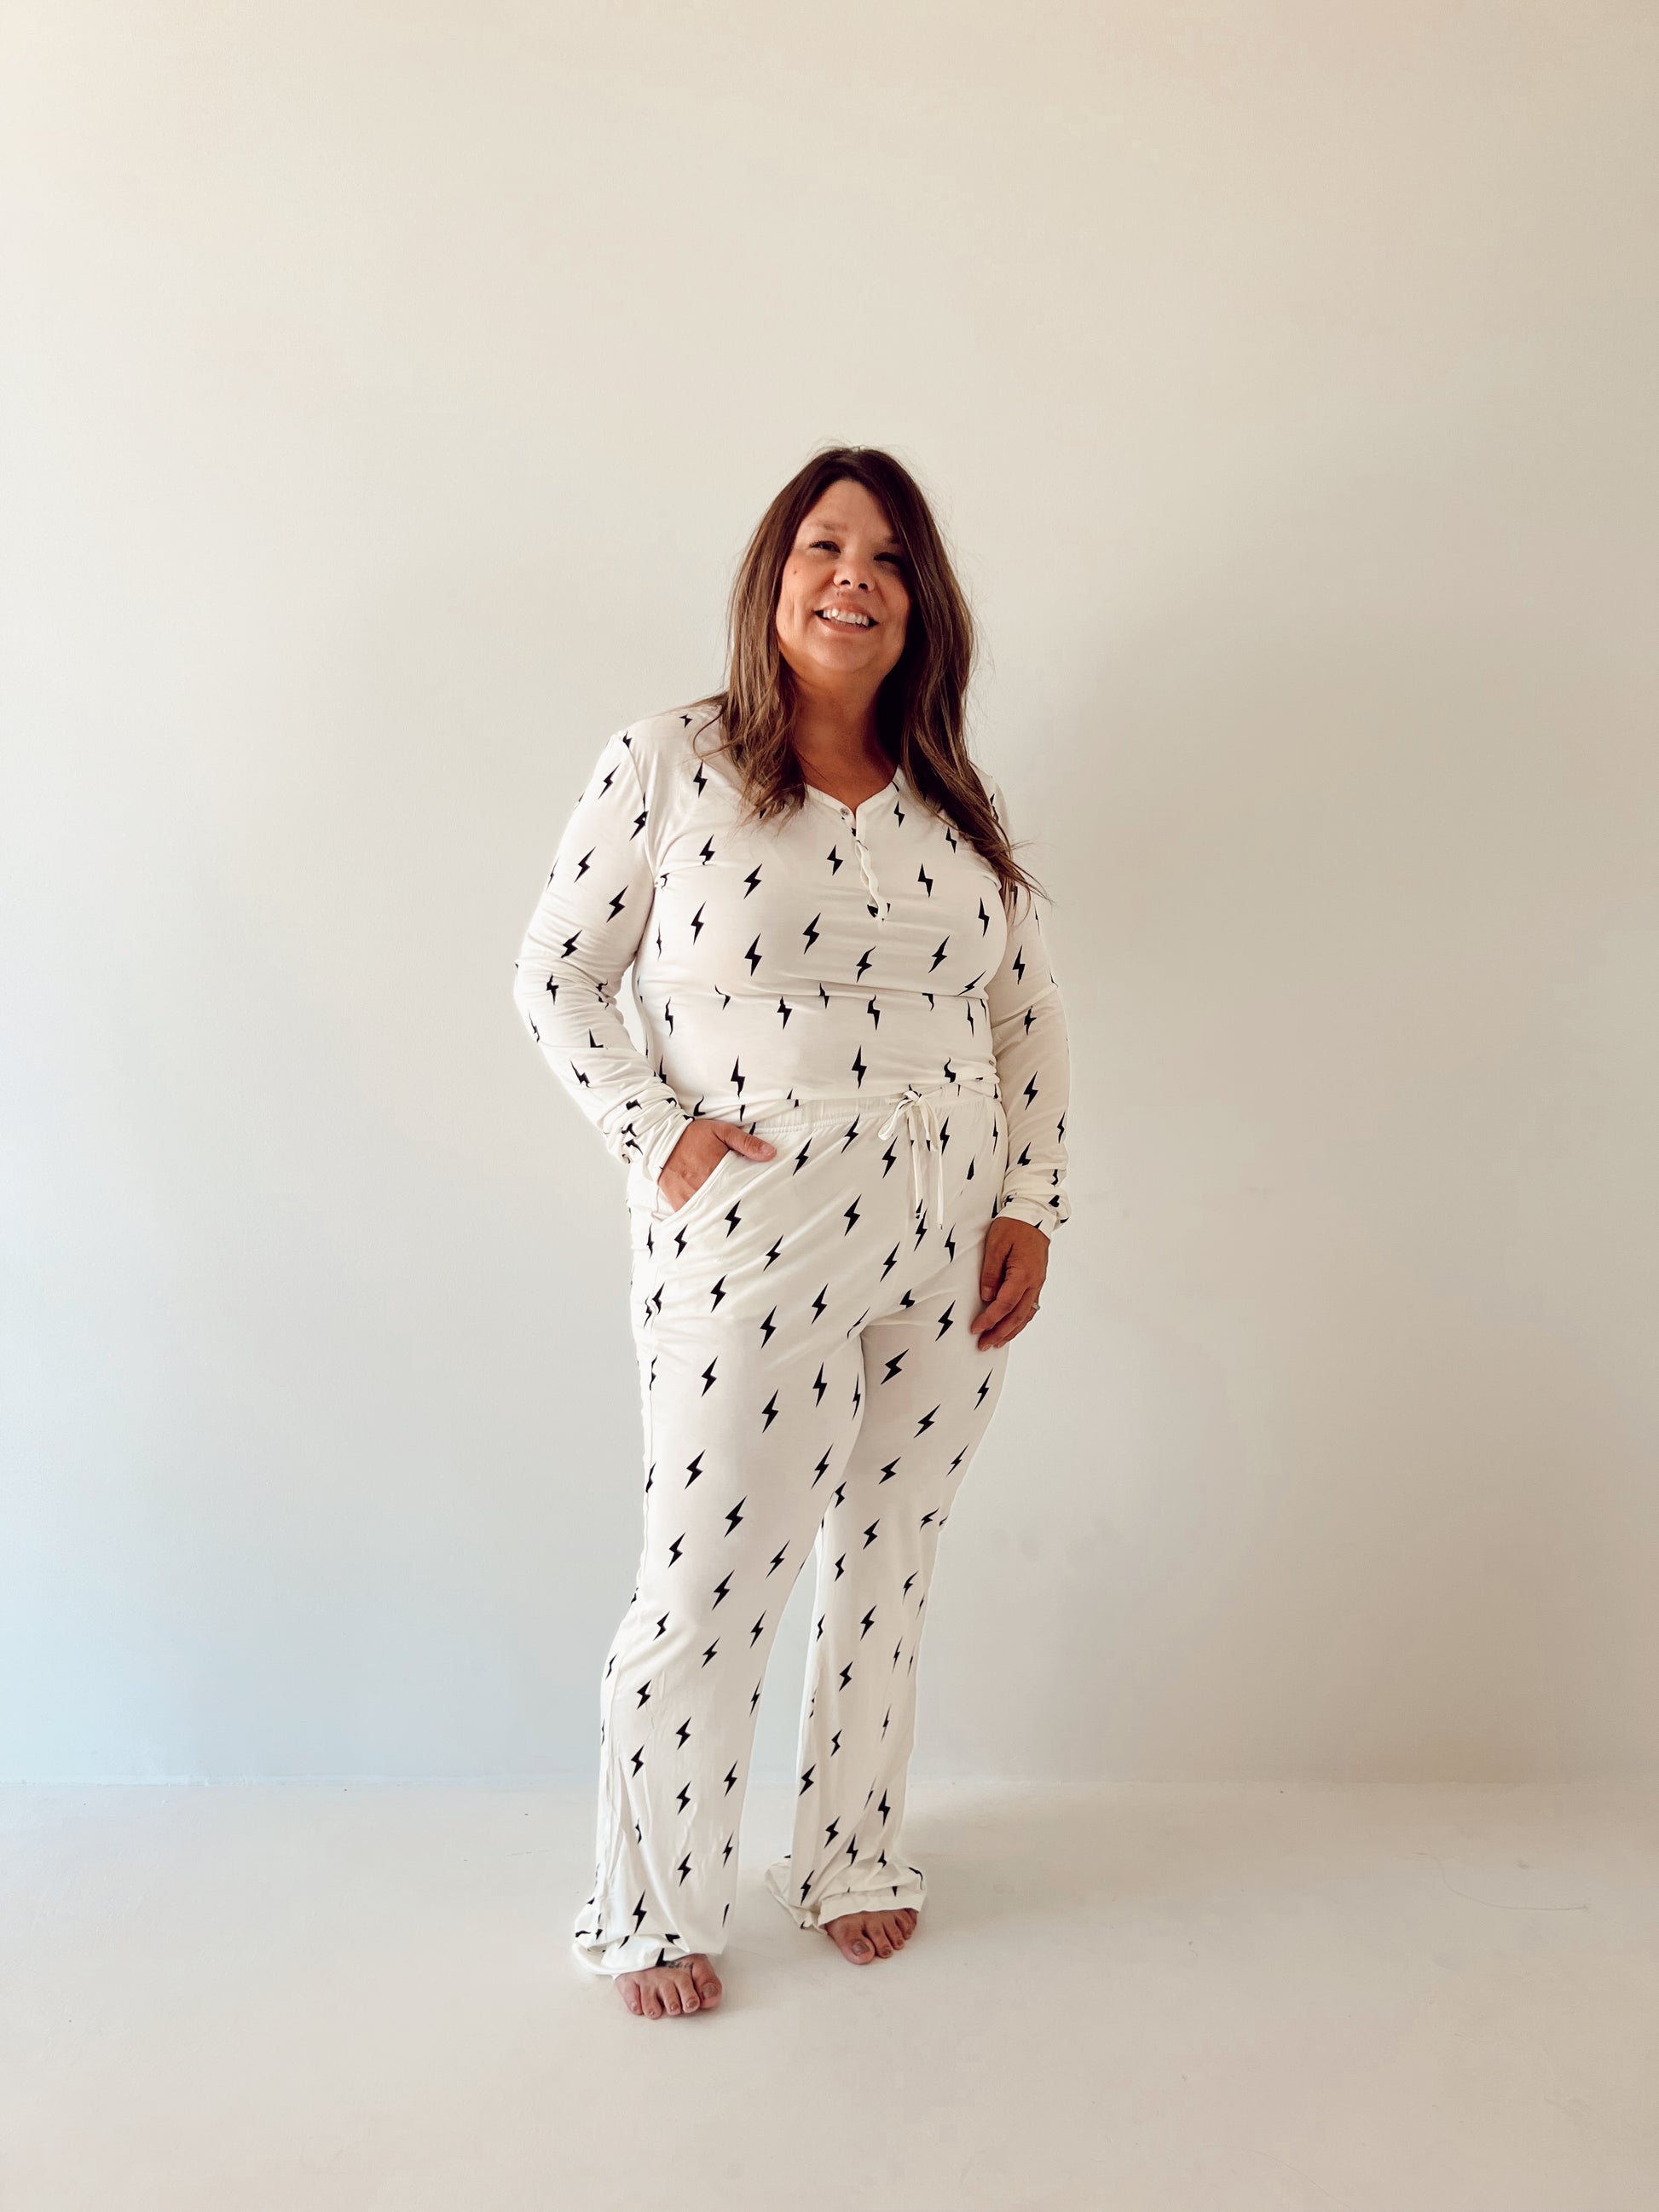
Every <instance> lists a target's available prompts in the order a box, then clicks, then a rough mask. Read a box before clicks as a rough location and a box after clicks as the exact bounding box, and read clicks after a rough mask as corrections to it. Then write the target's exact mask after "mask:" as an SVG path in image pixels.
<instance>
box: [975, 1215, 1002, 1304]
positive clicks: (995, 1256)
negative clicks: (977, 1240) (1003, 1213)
mask: <svg viewBox="0 0 1659 2212" xmlns="http://www.w3.org/2000/svg"><path fill="white" fill-rule="evenodd" d="M992 1234H993V1235H994V1231H993V1232H992ZM1007 1266H1008V1243H1007V1239H1006V1237H1001V1238H999V1239H997V1241H996V1242H995V1243H993V1242H992V1237H991V1236H987V1237H986V1239H985V1253H984V1256H983V1258H982V1259H981V1261H980V1263H979V1300H980V1304H981V1305H984V1306H988V1305H989V1304H990V1303H991V1301H992V1299H993V1298H994V1297H995V1296H996V1294H997V1292H998V1291H999V1290H1000V1288H1001V1287H1002V1279H1003V1276H1004V1273H1006V1269H1007Z"/></svg>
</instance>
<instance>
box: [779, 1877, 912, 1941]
mask: <svg viewBox="0 0 1659 2212" xmlns="http://www.w3.org/2000/svg"><path fill="white" fill-rule="evenodd" d="M788 1879H789V1872H788V1869H787V1866H783V1867H782V1868H781V1869H775V1868H772V1867H769V1868H768V1869H767V1870H766V1886H767V1887H768V1889H769V1890H770V1891H771V1893H772V1894H773V1896H774V1897H775V1898H776V1899H777V1901H778V1903H779V1904H780V1905H781V1906H782V1907H783V1909H784V1911H786V1912H787V1914H788V1915H789V1917H790V1918H791V1919H792V1920H793V1922H794V1923H795V1925H796V1927H797V1928H822V1927H823V1924H824V1923H825V1922H826V1921H829V1920H839V1919H840V1918H841V1917H842V1914H843V1913H848V1912H903V1911H920V1910H921V1905H922V1902H923V1900H924V1899H926V1897H927V1884H926V1883H925V1882H924V1881H922V1879H921V1875H915V1874H912V1873H911V1872H910V1870H909V1869H908V1867H907V1868H906V1869H905V1871H904V1874H903V1875H902V1878H901V1879H900V1880H899V1881H884V1882H883V1883H882V1884H881V1886H880V1887H879V1888H876V1887H871V1888H867V1889H854V1890H842V1891H840V1892H839V1893H837V1894H836V1895H835V1896H833V1897H814V1898H810V1899H808V1900H807V1902H806V1903H805V1905H799V1904H798V1903H797V1902H796V1900H795V1898H794V1896H793V1894H792V1893H790V1892H789V1891H788V1889H787V1887H786V1885H787V1881H788Z"/></svg>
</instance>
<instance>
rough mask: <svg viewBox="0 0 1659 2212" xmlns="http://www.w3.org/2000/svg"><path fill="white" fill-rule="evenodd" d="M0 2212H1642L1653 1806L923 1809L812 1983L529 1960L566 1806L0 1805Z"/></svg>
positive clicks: (331, 1802)
mask: <svg viewBox="0 0 1659 2212" xmlns="http://www.w3.org/2000/svg"><path fill="white" fill-rule="evenodd" d="M0 1804H3V1823H4V1825H3V1839H4V1846H5V1869H4V1871H5V1886H4V1906H3V1913H4V1917H3V1942H4V1957H3V1962H0V1963H3V1989H0V2008H3V2010H0V2100H3V2102H0V2203H3V2205H4V2207H5V2208H6V2212H70V2208H74V2212H80V2208H82V2207H85V2208H87V2212H93V2208H96V2212H131V2208H139V2207H143V2208H145V2212H149V2208H151V2207H154V2208H155V2212H197V2208H200V2209H201V2212H266V2208H270V2212H277V2208H281V2212H310V2208H313V2207H316V2208H328V2212H334V2208H339V2212H381V2208H396V2212H428V2208H439V2207H443V2208H452V2207H453V2208H456V2212H461V2209H462V2208H465V2212H498V2209H499V2212H507V2208H512V2212H518V2208H520V2207H524V2208H529V2207H536V2208H544V2207H546V2208H555V2207H556V2208H558V2212H590V2208H591V2212H611V2208H613V2207H615V2208H622V2207H628V2208H630V2212H631V2209H632V2208H635V2207H647V2206H648V2207H656V2206H665V2207H672V2208H675V2212H702V2208H705V2207H710V2208H712V2207H715V2206H719V2207H721V2208H725V2212H785V2209H786V2208H789V2212H1094V2208H1100V2212H1187V2208H1188V2207H1190V2208H1192V2212H1331V2208H1333V2207H1340V2208H1348V2212H1655V2208H1656V2206H1659V1790H1654V1789H1651V1788H1643V1787H1639V1786H1636V1785H1630V1786H1622V1787H1620V1786H1602V1787H1577V1788H1571V1789H1568V1788H1559V1789H1540V1788H1515V1789H1511V1788H1475V1789H1468V1790H1441V1789H1435V1790H1425V1789H1416V1788H1405V1787H1393V1786H1385V1787H1370V1788H1287V1789H1284V1790H1279V1789H1273V1788H1267V1789H1237V1790H1235V1789H1219V1788H1214V1789H1193V1788H1187V1787H1176V1786H1173V1785H1164V1786H1151V1787H1146V1786H1138V1787H1134V1788H1125V1789H1119V1790H1109V1791H1101V1792H1097V1793H1092V1794H1090V1795H1086V1796H1084V1795H1054V1794H1051V1793H1042V1794H1041V1795H1039V1794H1036V1793H1032V1792H1030V1791H1015V1790H987V1789H978V1788H975V1789H964V1788H958V1789H940V1788H933V1789H920V1790H916V1791H915V1793H914V1795H913V1798H912V1806H911V1815H910V1823H909V1826H908V1828H907V1832H906V1838H905V1840H906V1843H907V1844H908V1846H909V1847H910V1856H911V1857H914V1858H915V1860H916V1862H917V1863H918V1864H921V1865H923V1866H924V1867H925V1868H926V1869H927V1875H928V1879H929V1881H930V1884H931V1891H932V1893H931V1895H930V1897H929V1899H928V1901H927V1905H926V1906H925V1907H924V1909H923V1913H922V1919H921V1929H920V1932H919V1934H918V1935H917V1936H916V1938H915V1942H913V1943H912V1945H911V1946H910V1947H909V1948H908V1950H907V1951H906V1952H905V1953H904V1954H902V1955H901V1956H900V1957H899V1958H897V1959H896V1960H889V1961H885V1962H883V1963H878V1964H877V1965H874V1966H867V1967H855V1966H849V1965H848V1964H847V1963H846V1962H845V1961H844V1960H842V1959H841V1958H840V1957H839V1956H838V1955H837V1954H836V1953H835V1951H834V1949H833V1948H832V1947H831V1945H830V1944H829V1941H828V1939H827V1938H825V1937H823V1936H817V1935H806V1934H803V1933H802V1932H800V1931H799V1930H798V1929H795V1928H794V1927H793V1924H792V1923H790V1922H788V1921H787V1919H786V1917H784V1915H783V1914H782V1912H781V1911H780V1910H779V1908H778V1906H777V1905H775V1903H773V1901H772V1900H771V1899H770V1898H769V1897H768V1896H767V1895H766V1894H765V1893H764V1892H763V1890H762V1889H761V1887H760V1886H759V1866H760V1863H761V1862H762V1860H763V1858H764V1857H765V1856H767V1855H768V1854H769V1852H771V1851H772V1850H781V1848H783V1844H784V1838H785V1832H786V1829H787V1819H788V1814H789V1809H790V1800H789V1796H788V1793H787V1791H784V1792H780V1791H777V1790H757V1791H756V1792H755V1793H754V1795H753V1798H752V1801H751V1804H750V1816H749V1820H748V1821H747V1823H746V1826H745V1832H744V1841H745V1851H746V1857H747V1866H746V1870H745V1873H744V1888H743V1894H742V1898H741V1901H740V1904H739V1905H738V1909H737V1911H734V1913H733V1915H732V1942H731V1945H730V1947H729V1948H728V1950H727V1952H726V1956H725V1958H724V1959H723V1960H722V1962H721V1964H722V1970H723V1972H724V1973H725V1977H726V1985H727V1999H726V2006H725V2007H724V2008H722V2010H721V2011H720V2012H719V2013H718V2014H714V2015H707V2016H705V2017H703V2018H702V2019H696V2020H690V2021H662V2022H659V2023H649V2022H646V2021H636V2020H635V2019H633V2018H631V2017H629V2015H627V2014H625V2013H624V2011H623V2008H622V2005H621V2003H620V2002H618V2000H617V1996H616V1993H615V1991H614V1990H611V1988H609V1987H608V1986H606V1985H605V1984H602V1983H599V1982H598V1981H596V1980H594V1979H592V1978H590V1977H588V1976H586V1975H585V1974H584V1973H583V1972H582V1971H581V1969H580V1967H579V1966H576V1965H575V1963H574V1960H572V1959H571V1957H570V1954H569V1952H568V1948H567V1929H568V1920H569V1914H570V1910H571V1909H572V1907H573V1906H574V1904H575V1903H576V1902H578V1901H579V1900H580V1897H581V1896H583V1895H585V1894H586V1889H587V1887H588V1881H589V1875H590V1864H589V1860H590V1851H591V1847H592V1807H591V1803H590V1800H589V1797H588V1795H587V1793H586V1790H562V1791H556V1790H528V1789H526V1790H515V1789H507V1788H498V1789H478V1788H471V1787H460V1786H457V1787H451V1788H441V1789H428V1788H420V1789H410V1788H397V1787H363V1786H361V1785H353V1786H351V1787H349V1788H345V1787H341V1786H337V1785H336V1786H330V1785H316V1786H309V1785H308V1786H305V1787H288V1788H276V1789H272V1788H232V1789H212V1790H202V1789H131V1790H119V1789H110V1790H12V1791H10V1792H8V1793H4V1796H3V1798H0Z"/></svg>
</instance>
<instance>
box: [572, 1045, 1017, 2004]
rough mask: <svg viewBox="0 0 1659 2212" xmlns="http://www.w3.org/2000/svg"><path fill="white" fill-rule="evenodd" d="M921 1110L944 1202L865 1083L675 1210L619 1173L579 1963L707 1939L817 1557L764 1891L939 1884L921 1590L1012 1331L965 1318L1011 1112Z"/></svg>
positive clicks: (839, 1897)
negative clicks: (794, 1750)
mask: <svg viewBox="0 0 1659 2212" xmlns="http://www.w3.org/2000/svg"><path fill="white" fill-rule="evenodd" d="M917 1104H918V1105H919V1107H920V1108H921V1109H925V1111H926V1114H927V1120H928V1122H929V1123H930V1124H931V1126H932V1127H933V1129H934V1130H935V1131H936V1132H937V1134H938V1137H939V1142H938V1144H937V1145H936V1146H933V1148H932V1158H933V1164H934V1167H935V1170H936V1172H937V1184H936V1188H937V1190H938V1193H939V1210H938V1211H937V1212H935V1211H933V1208H932V1206H930V1204H929V1202H928V1200H927V1197H925V1196H924V1198H923V1199H922V1200H921V1202H920V1204H919V1203H918V1200H917V1196H916V1193H917V1188H918V1186H919V1185H920V1184H922V1183H923V1182H924V1180H925V1178H924V1174H923V1170H922V1156H923V1152H924V1151H925V1150H927V1148H928V1141H929V1140H928V1135H927V1127H924V1125H923V1121H922V1115H921V1112H920V1111H913V1112H906V1111H904V1110H902V1109H901V1110H900V1112H899V1113H898V1115H897V1117H896V1121H895V1123H894V1126H893V1127H892V1128H891V1131H890V1133H885V1134H884V1132H883V1128H882V1127H878V1125H877V1123H876V1122H875V1121H874V1119H873V1118H872V1116H871V1115H868V1114H861V1113H860V1110H859V1108H858V1106H857V1104H856V1103H854V1104H852V1105H851V1106H850V1107H847V1108H842V1109H833V1108H823V1109H811V1111H809V1112H807V1113H805V1114H801V1115H777V1116H774V1117H770V1118H769V1117H766V1116H763V1117H762V1118H761V1120H760V1122H759V1124H758V1133H759V1134H760V1135H762V1136H763V1137H764V1138H765V1139H767V1140H768V1142H769V1143H770V1144H771V1145H772V1146H774V1148H775V1149H774V1155H773V1157H772V1158H770V1159H769V1160H751V1159H749V1158H745V1156H744V1154H743V1153H741V1152H730V1151H728V1152H726V1156H725V1158H723V1159H722V1160H721V1161H720V1164H719V1165H718V1166H717V1167H716V1168H715V1170H714V1173H713V1174H712V1175H711V1176H708V1179H707V1180H706V1181H705V1182H702V1183H700V1184H699V1185H698V1187H697V1188H696V1190H695V1191H694V1192H693V1193H692V1194H691V1196H690V1198H689V1199H688V1200H686V1202H685V1204H684V1206H680V1207H679V1208H678V1210H671V1209H670V1208H669V1207H668V1206H667V1204H666V1202H665V1200H664V1198H663V1195H662V1194H661V1192H660V1191H659V1190H658V1189H657V1188H656V1187H655V1186H654V1185H653V1183H652V1182H651V1181H650V1179H649V1177H648V1176H647V1174H646V1172H645V1170H644V1169H643V1168H642V1167H635V1169H634V1170H632V1171H631V1172H630V1174H629V1218H630V1222H631V1225H632V1232H633V1240H634V1268H633V1319H634V1335H635V1348H636V1351H637V1353H638V1357H639V1367H640V1380H641V1407H642V1412H643V1419H644V1431H645V1438H646V1452H645V1456H646V1462H647V1466H646V1477H645V1512H644V1521H645V1530H644V1539H643V1542H642V1545H641V1553H640V1565H639V1573H638V1577H637V1579H636V1582H635V1589H634V1594H633V1596H632V1597H631V1599H630V1600H629V1606H628V1609H627V1611H626V1613H624V1615H623V1620H622V1624H621V1626H620V1627H619V1628H618V1629H617V1634H616V1637H615V1638H614V1640H613V1642H612V1644H611V1651H610V1654H609V1656H608V1657H607V1659H606V1662H605V1673H604V1676H603V1679H602V1682H601V1687H600V1706H599V1741H600V1785H599V1820H598V1826H597V1848H596V1852H595V1869H594V1881H593V1887H592V1891H591V1892H590V1893H589V1895H588V1898H587V1899H586V1904H585V1905H583V1906H582V1908H581V1910H580V1911H579V1912H578V1913H577V1914H576V1915H575V1919H574V1930H573V1948H574V1953H575V1955H576V1957H577V1959H578V1960H579V1961H580V1963H581V1964H582V1965H583V1966H586V1967H589V1968H591V1969H592V1971H593V1972H597V1973H602V1974H617V1973H625V1972H630V1971H633V1970H635V1969H637V1968H639V1967H641V1966H660V1965H666V1964H669V1963H671V1961H672V1960H675V1959H678V1958H683V1957H684V1956H686V1955H687V1954H689V1953H690V1952H694V1951H702V1952H705V1953H707V1954H708V1955H709V1956H710V1957H714V1956H715V1955H717V1954H719V1952H720V1949H721V1948H722V1947H723V1945H724V1942H725V1940H726V1923H727V1917H728V1915H729V1913H730V1911H731V1908H732V1900H733V1898H734V1896H735V1894H736V1887H737V1878H738V1831H739V1826H740V1820H741V1814H742V1810H743V1801H744V1790H745V1787H746V1784H747V1782H748V1777H749V1764H750V1753H751V1749H752V1747H753V1741H754V1729H755V1714H756V1710H757V1706H758V1705H759V1703H760V1695H761V1685H762V1682H763V1679H764V1676H765V1672H766V1662H767V1658H768V1656H769V1652H770V1650H771V1648H772V1641H773V1638H774V1636H775V1632H776V1630H777V1626H778V1623H779V1621H780V1620H781V1618H782V1614H783V1610H784V1607H785V1605H786V1603H787V1600H788V1596H789V1593H790V1589H791V1588H792V1587H793V1583H794V1579H795V1577H796V1575H797V1574H798V1572H799V1570H800V1569H801V1567H802V1566H803V1565H804V1564H805V1559H806V1554H807V1553H808V1552H809V1551H811V1550H813V1549H814V1548H816V1554H817V1599H816V1602H815V1604H814V1607H813V1613H814V1617H815V1618H814V1626H813V1633H812V1640H811V1650H810V1656H809V1661H808V1670H809V1671H808V1676H807V1681H806V1686H805V1694H804V1698H803V1703H802V1711H801V1721H800V1748H799V1762H798V1766H797V1785H796V1796H795V1814H794V1823H793V1838H792V1840H791V1844H790V1848H789V1850H787V1852H786V1853H785V1854H784V1856H783V1857H781V1858H780V1859H777V1860H775V1862H774V1863H772V1864H771V1865H770V1866H769V1867H768V1868H767V1869H766V1881H767V1886H768V1887H769V1890H770V1892H771V1893H772V1895H773V1896H774V1897H775V1899H777V1901H778V1902H779V1904H780V1905H782V1906H783V1907H784V1908H785V1910H786V1911H787V1912H788V1913H789V1914H790V1916H791V1917H792V1918H793V1920H794V1921H795V1922H796V1923H797V1925H798V1926H799V1927H802V1928H817V1927H818V1926H820V1925H821V1924H822V1923H823V1922H824V1921H826V1920H833V1919H835V1918H836V1917H839V1916H840V1915H842V1914H843V1913H848V1912H860V1911H896V1910H898V1909H899V1908H901V1907H902V1906H904V1905H915V1906H920V1905H921V1903H922V1900H923V1899H924V1897H925V1896H926V1894H927V1881H926V1877H925V1875H924V1871H923V1869H921V1867H920V1866H918V1865H917V1864H915V1863H914V1862H913V1861H912V1860H911V1859H910V1857H908V1851H907V1849H906V1847H905V1845H904V1843H903V1840H902V1823H903V1818H904V1802H905V1782H906V1776H907V1772H908V1763H909V1757H910V1752H911V1747H912V1745H913V1743H914V1741H915V1692H916V1660H917V1655H918V1652H919V1650H920V1646H921V1630H922V1623H923V1620H924V1619H925V1611H924V1608H925V1607H926V1605H927V1594H928V1589H929V1585H930V1583H931V1581H932V1577H933V1565H934V1558H935V1553H936V1552H937V1549H938V1546H939V1535H940V1532H941V1530H942V1529H943V1528H944V1527H945V1522H946V1521H947V1520H948V1519H949V1517H950V1513H951V1507H952V1505H953V1504H954V1503H955V1500H956V1497H957V1492H958V1490H959V1489H960V1487H961V1483H962V1479H963V1474H964V1473H965V1472H966V1470H967V1468H968V1466H969V1462H971V1460H972V1458H973V1455H974V1452H975V1449H976V1447H977V1445H978V1443H979V1442H980V1439H981V1437H982V1436H983V1434H984V1432H985V1429H986V1426H987V1424H988V1422H989V1421H990V1419H991V1416H992V1414H993V1413H994V1411H995V1408H996V1405H997V1401H998V1398H999V1395H1000V1392H1001V1389H1002V1383H1003V1379H1004V1375H1005V1372H1006V1365H1007V1359H1008V1352H1009V1347H1008V1346H999V1347H995V1348H993V1349H989V1350H987V1351H983V1352H981V1350H980V1349H979V1346H978V1345H977V1343H976V1342H975V1338H974V1334H973V1330H972V1327H971V1323H972V1320H973V1316H974V1315H975V1312H976V1311H978V1310H979V1308H980V1299H979V1297H978V1279H979V1263H980V1256H981V1252H982V1250H983V1247H984V1242H985V1231H986V1230H987V1227H988V1226H989V1224H990V1219H991V1206H992V1204H993V1202H994V1194H995V1192H996V1190H997V1188H998V1187H999V1184H1000V1176H1001V1168H1002V1162H1003V1159H1004V1157H1005V1154H1006V1117H1005V1115H1004V1112H1003V1107H1002V1103H1001V1101H1000V1100H999V1099H997V1098H996V1097H994V1096H993V1095H992V1093H991V1092H990V1091H985V1090H981V1089H978V1088H976V1087H975V1086H973V1085H941V1086H939V1089H938V1090H937V1091H935V1092H933V1093H932V1094H928V1095H927V1097H924V1098H922V1099H921V1100H920V1101H919V1102H917ZM906 1151H908V1152H909V1153H910V1159H909V1160H908V1162H907V1161H906V1160H905V1158H904V1157H903V1155H904V1153H905V1152H906Z"/></svg>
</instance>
